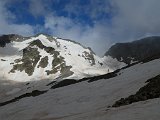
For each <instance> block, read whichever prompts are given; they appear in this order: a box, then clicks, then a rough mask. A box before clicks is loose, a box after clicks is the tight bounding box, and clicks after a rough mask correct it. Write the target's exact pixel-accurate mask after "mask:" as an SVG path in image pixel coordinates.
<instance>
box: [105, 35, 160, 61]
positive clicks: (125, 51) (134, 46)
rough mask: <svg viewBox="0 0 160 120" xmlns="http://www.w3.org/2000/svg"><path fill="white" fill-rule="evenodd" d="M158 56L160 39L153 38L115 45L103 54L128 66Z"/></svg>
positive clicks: (157, 37)
mask: <svg viewBox="0 0 160 120" xmlns="http://www.w3.org/2000/svg"><path fill="white" fill-rule="evenodd" d="M158 54H160V37H159V36H153V37H147V38H143V39H140V40H137V41H133V42H129V43H117V44H115V45H113V46H112V47H111V48H110V49H109V50H108V51H107V52H106V53H105V56H111V57H113V58H116V59H118V61H122V62H124V63H127V64H130V63H132V62H135V61H141V60H143V59H146V58H149V57H151V56H155V55H158Z"/></svg>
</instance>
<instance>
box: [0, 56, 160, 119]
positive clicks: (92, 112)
mask: <svg viewBox="0 0 160 120" xmlns="http://www.w3.org/2000/svg"><path fill="white" fill-rule="evenodd" d="M75 81H77V80H73V79H67V80H63V81H60V82H55V81H53V82H51V83H50V84H46V80H45V81H44V80H41V81H30V82H15V81H7V80H0V82H1V83H0V119H1V120H22V119H23V120H159V118H160V114H159V113H160V56H159V57H156V58H152V57H151V58H150V59H147V60H146V61H141V62H140V63H137V64H134V65H132V66H130V67H124V68H122V69H121V70H116V71H114V72H112V73H109V74H105V75H101V76H97V77H91V78H85V79H80V80H78V82H75ZM74 83H76V84H74ZM71 84H72V85H71Z"/></svg>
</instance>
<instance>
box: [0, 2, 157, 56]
mask: <svg viewBox="0 0 160 120" xmlns="http://www.w3.org/2000/svg"><path fill="white" fill-rule="evenodd" d="M159 6H160V0H0V28H1V29H0V34H10V33H16V34H20V35H24V36H31V35H35V34H37V33H47V34H50V35H53V36H58V37H62V38H67V39H72V40H75V41H77V42H80V43H81V44H83V45H85V46H88V47H91V48H92V49H93V50H94V51H95V52H96V53H97V54H98V55H99V56H102V55H103V54H104V53H105V52H106V51H107V49H108V48H109V47H110V46H111V45H112V44H114V43H116V42H126V41H132V40H135V39H139V38H142V37H146V36H151V35H159V33H160V22H159V21H160V12H159Z"/></svg>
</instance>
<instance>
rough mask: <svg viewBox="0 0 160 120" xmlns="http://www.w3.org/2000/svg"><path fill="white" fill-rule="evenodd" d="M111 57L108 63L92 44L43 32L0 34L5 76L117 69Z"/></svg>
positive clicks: (43, 76)
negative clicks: (92, 48)
mask: <svg viewBox="0 0 160 120" xmlns="http://www.w3.org/2000/svg"><path fill="white" fill-rule="evenodd" d="M111 59H112V58H110V62H109V61H108V62H107V63H106V62H104V59H102V58H100V57H98V56H96V55H95V54H94V52H93V51H92V50H91V49H90V48H87V47H84V46H82V45H81V44H79V43H77V42H74V41H71V40H66V39H61V38H57V37H52V36H48V35H44V34H39V35H36V36H33V37H23V36H19V35H3V36H1V37H0V69H1V72H0V78H1V79H3V80H15V81H30V80H32V81H33V80H43V79H51V80H53V79H63V78H68V79H69V78H70V79H71V78H74V79H79V78H83V77H89V76H96V75H102V74H105V73H108V72H112V71H114V70H115V69H117V68H116V67H115V66H113V65H112V64H111V62H112V60H111ZM114 62H115V63H116V64H117V63H119V62H118V61H115V60H114ZM112 66H113V67H112Z"/></svg>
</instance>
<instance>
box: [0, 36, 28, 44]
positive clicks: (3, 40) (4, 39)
mask: <svg viewBox="0 0 160 120" xmlns="http://www.w3.org/2000/svg"><path fill="white" fill-rule="evenodd" d="M24 39H25V37H22V36H20V35H16V34H9V35H2V36H0V47H5V46H6V44H8V43H10V42H11V41H17V42H18V41H22V40H24Z"/></svg>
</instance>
